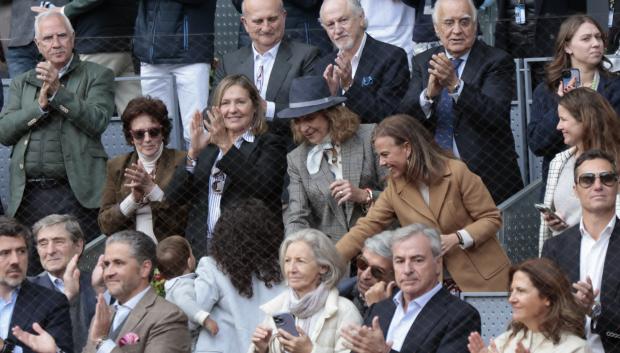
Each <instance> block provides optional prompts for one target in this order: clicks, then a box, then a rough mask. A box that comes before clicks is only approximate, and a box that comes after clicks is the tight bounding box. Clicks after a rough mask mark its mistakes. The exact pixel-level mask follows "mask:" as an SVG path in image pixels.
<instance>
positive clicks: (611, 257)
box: [601, 217, 620, 305]
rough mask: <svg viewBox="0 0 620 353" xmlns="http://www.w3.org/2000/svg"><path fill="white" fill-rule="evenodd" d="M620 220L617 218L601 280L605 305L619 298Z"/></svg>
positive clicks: (602, 298) (602, 299) (602, 300)
mask: <svg viewBox="0 0 620 353" xmlns="http://www.w3.org/2000/svg"><path fill="white" fill-rule="evenodd" d="M618 254H620V219H618V218H617V217H616V225H615V226H614V230H613V232H612V233H611V238H610V239H609V245H608V247H607V255H606V256H605V264H604V265H603V278H602V280H601V282H602V283H601V302H602V303H603V305H606V304H607V303H613V302H614V301H616V300H617V298H618V297H619V294H620V293H618V291H619V290H620V268H619V267H618V262H617V261H618V258H619V257H620V256H619V255H618Z"/></svg>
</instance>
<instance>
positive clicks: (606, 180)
mask: <svg viewBox="0 0 620 353" xmlns="http://www.w3.org/2000/svg"><path fill="white" fill-rule="evenodd" d="M596 178H599V179H601V183H602V184H603V185H605V186H614V184H616V183H618V174H616V173H614V172H601V173H598V174H597V173H583V174H581V175H580V176H579V177H577V184H579V186H581V187H582V188H584V189H587V188H589V187H591V186H592V185H594V182H595V181H596Z"/></svg>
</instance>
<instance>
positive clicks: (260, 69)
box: [256, 64, 265, 93]
mask: <svg viewBox="0 0 620 353" xmlns="http://www.w3.org/2000/svg"><path fill="white" fill-rule="evenodd" d="M263 71H264V67H263V64H260V66H259V67H258V74H257V75H256V89H257V90H258V92H259V93H260V92H261V91H262V90H263V81H264V80H265V73H264V72H263Z"/></svg>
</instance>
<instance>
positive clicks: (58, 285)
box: [54, 278, 65, 293]
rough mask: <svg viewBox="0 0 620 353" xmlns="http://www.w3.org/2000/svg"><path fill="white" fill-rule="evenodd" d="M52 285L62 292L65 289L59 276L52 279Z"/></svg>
mask: <svg viewBox="0 0 620 353" xmlns="http://www.w3.org/2000/svg"><path fill="white" fill-rule="evenodd" d="M54 287H56V289H58V291H59V292H60V293H64V291H65V284H64V283H63V282H62V280H61V279H59V278H56V279H55V280H54Z"/></svg>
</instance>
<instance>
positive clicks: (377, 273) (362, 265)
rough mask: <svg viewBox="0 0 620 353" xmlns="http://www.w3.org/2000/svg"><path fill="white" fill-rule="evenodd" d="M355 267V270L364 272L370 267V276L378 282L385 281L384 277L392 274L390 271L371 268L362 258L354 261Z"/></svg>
mask: <svg viewBox="0 0 620 353" xmlns="http://www.w3.org/2000/svg"><path fill="white" fill-rule="evenodd" d="M355 265H356V266H357V268H358V269H359V270H361V271H366V269H367V268H368V267H370V274H371V275H372V276H373V277H374V278H376V279H378V280H380V281H384V280H386V277H387V275H388V274H389V273H392V271H389V272H388V271H386V270H384V269H382V268H381V267H377V266H371V265H369V264H368V261H367V260H366V259H365V258H364V257H363V256H362V255H360V256H358V257H357V259H356V261H355Z"/></svg>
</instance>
